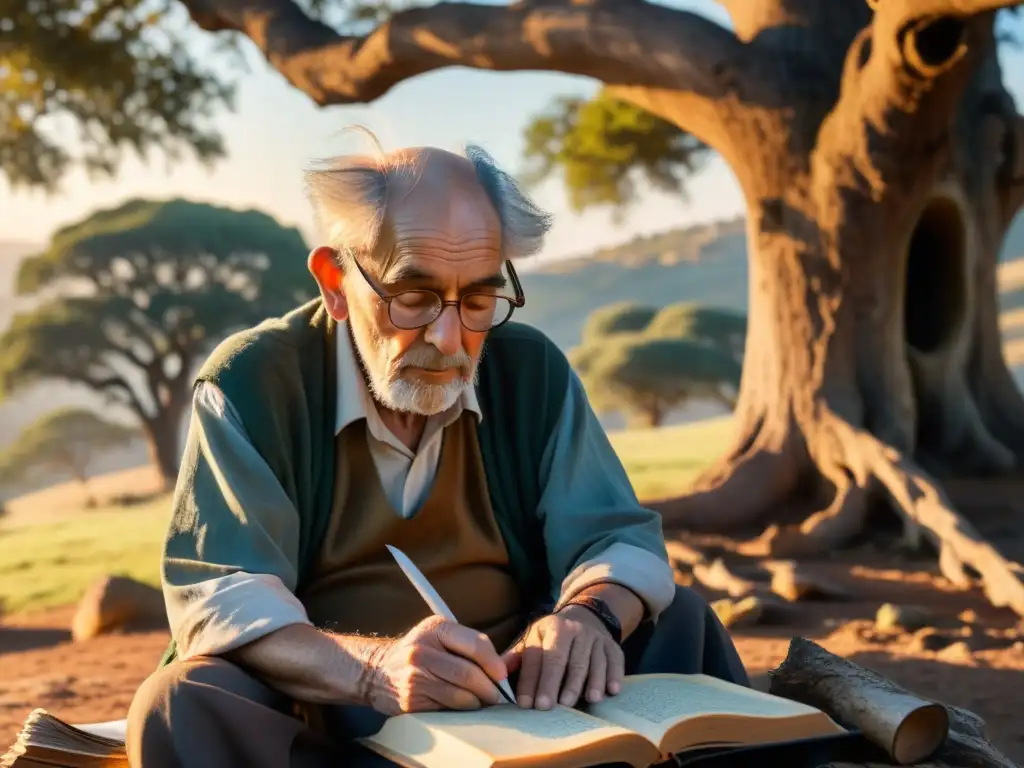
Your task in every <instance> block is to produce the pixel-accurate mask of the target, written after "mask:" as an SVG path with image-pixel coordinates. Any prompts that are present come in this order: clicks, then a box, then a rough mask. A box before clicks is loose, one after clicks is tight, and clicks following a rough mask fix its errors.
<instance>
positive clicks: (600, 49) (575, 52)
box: [183, 0, 746, 105]
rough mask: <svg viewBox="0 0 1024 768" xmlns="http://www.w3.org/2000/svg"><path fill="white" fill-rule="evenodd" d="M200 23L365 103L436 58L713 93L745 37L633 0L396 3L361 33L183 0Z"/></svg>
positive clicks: (290, 8)
mask: <svg viewBox="0 0 1024 768" xmlns="http://www.w3.org/2000/svg"><path fill="white" fill-rule="evenodd" d="M183 2H184V5H185V7H186V8H187V9H188V10H189V13H190V14H191V16H192V18H193V20H194V21H195V22H196V23H197V24H198V25H199V26H200V27H202V28H203V29H206V30H209V31H219V30H235V31H238V32H242V33H243V34H245V35H246V36H248V37H249V38H250V39H251V40H252V41H253V43H255V45H256V47H257V48H259V49H260V51H261V52H262V53H263V55H264V56H266V58H267V60H268V61H269V62H270V64H271V65H272V66H273V67H274V68H275V69H277V70H278V71H279V72H281V74H282V75H284V77H285V78H286V79H287V80H288V82H290V83H291V84H292V85H294V86H295V87H296V88H298V89H299V90H301V91H303V92H304V93H306V94H307V95H308V96H309V97H310V98H312V99H313V100H314V101H315V102H316V103H317V104H320V105H328V104H353V103H367V102H370V101H373V100H374V99H377V98H379V97H380V96H383V95H384V94H385V93H387V92H388V91H389V90H390V89H391V88H392V87H393V86H395V85H397V84H398V83H400V82H402V81H403V80H407V79H409V78H411V77H415V76H416V75H422V74H424V73H427V72H431V71H433V70H437V69H441V68H443V67H454V66H464V67H473V68H476V69H487V70H494V71H511V70H543V71H554V72H565V73H568V74H575V75H586V76H590V77H594V78H597V79H598V80H601V81H603V82H606V83H628V84H631V85H642V86H651V87H664V88H673V89H676V90H682V91H692V92H693V93H695V94H699V95H700V96H703V97H705V98H709V99H717V98H720V97H722V96H723V95H725V94H726V93H727V92H728V91H730V90H731V89H732V88H733V87H734V85H735V83H734V79H735V77H736V72H737V66H738V65H740V64H742V61H743V59H744V57H745V55H746V54H745V51H746V46H744V45H743V44H742V43H740V41H739V40H738V39H737V38H736V37H735V35H733V34H732V33H731V32H729V31H728V30H726V29H724V28H722V27H720V26H718V25H717V24H715V23H714V22H712V21H710V20H708V19H706V18H704V17H702V16H700V15H698V14H694V13H688V12H685V11H677V10H673V9H670V8H666V7H664V6H660V5H654V4H650V3H646V2H640V1H639V0H592V2H588V3H571V2H560V1H556V0H547V1H546V2H530V3H518V4H516V5H513V6H510V7H500V6H492V5H481V4H475V3H450V2H442V3H437V4H436V5H432V6H429V7H425V8H411V9H409V10H404V11H399V12H397V13H395V14H394V15H393V16H391V18H390V19H388V21H387V22H385V23H383V24H381V25H380V26H379V27H377V28H376V29H374V30H373V31H372V32H370V33H369V34H367V35H365V36H345V35H341V34H339V33H338V32H336V31H335V30H334V29H332V28H331V27H329V26H327V25H326V24H323V23H321V22H319V21H317V20H315V19H313V18H311V17H310V16H308V15H307V14H306V13H305V12H304V11H303V10H302V9H301V8H300V6H299V4H298V3H295V2H293V1H292V0H183Z"/></svg>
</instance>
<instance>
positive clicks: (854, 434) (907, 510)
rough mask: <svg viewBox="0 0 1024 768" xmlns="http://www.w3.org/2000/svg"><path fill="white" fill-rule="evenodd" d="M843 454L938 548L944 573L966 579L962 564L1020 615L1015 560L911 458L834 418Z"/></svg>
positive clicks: (1023, 595)
mask: <svg viewBox="0 0 1024 768" xmlns="http://www.w3.org/2000/svg"><path fill="white" fill-rule="evenodd" d="M833 428H834V429H835V430H836V432H837V434H838V435H840V436H841V439H842V443H843V445H844V453H845V454H846V456H847V458H850V459H852V460H853V461H859V462H861V466H862V467H863V469H864V470H866V471H867V472H870V473H871V475H872V476H873V477H874V478H875V479H877V481H878V482H879V483H880V484H881V485H882V486H883V487H884V489H885V490H886V491H887V492H888V494H889V496H890V497H891V498H892V501H893V506H894V509H895V511H896V512H897V513H898V514H899V515H900V516H901V517H902V518H904V519H905V520H909V521H910V522H911V523H912V524H913V525H914V526H915V527H916V528H917V529H919V530H920V531H921V532H922V533H923V534H924V536H925V537H926V538H927V539H929V540H930V541H931V543H932V544H933V545H934V546H935V547H936V549H938V551H939V565H940V567H941V568H942V572H943V575H944V576H946V578H948V579H950V581H953V582H954V583H957V584H966V583H969V581H970V577H969V575H968V574H967V571H966V567H968V566H969V567H970V568H972V569H973V570H974V571H976V572H977V573H978V574H979V575H980V579H981V584H982V587H983V589H984V591H985V595H986V597H987V598H988V599H989V601H991V602H992V604H993V605H995V606H997V607H1007V608H1011V609H1012V610H1013V611H1014V612H1016V613H1017V614H1018V615H1019V616H1024V583H1022V582H1021V580H1020V579H1019V578H1018V576H1017V568H1018V567H1019V566H1016V564H1012V563H1010V562H1009V561H1008V560H1006V559H1005V558H1004V557H1003V556H1002V555H1001V554H1000V553H999V552H998V551H997V550H996V549H995V547H993V546H992V545H991V544H989V543H988V542H987V541H985V540H984V539H983V538H982V537H981V535H980V534H979V533H978V531H977V530H976V529H975V528H974V526H973V525H971V524H970V522H968V521H967V520H966V519H965V518H964V517H963V516H962V515H960V514H959V513H958V512H957V511H956V510H955V509H954V508H953V505H952V504H951V503H950V502H949V500H948V498H947V497H946V495H945V493H944V492H943V491H942V489H941V487H940V486H939V484H938V483H937V482H935V481H934V480H933V479H932V478H930V477H929V476H928V475H927V474H925V472H924V471H922V470H921V469H920V468H918V467H917V466H916V465H915V464H914V462H913V461H911V460H910V459H908V458H906V457H905V456H903V455H901V454H900V453H899V452H898V451H896V450H895V449H893V448H891V447H890V446H887V445H885V444H884V443H882V442H881V441H879V440H878V438H876V437H874V436H873V435H871V434H870V433H868V432H865V431H863V430H857V429H854V428H853V427H851V426H850V425H849V424H847V423H846V422H842V421H839V420H836V421H835V422H834V424H833Z"/></svg>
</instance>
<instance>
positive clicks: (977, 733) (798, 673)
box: [769, 637, 1016, 768]
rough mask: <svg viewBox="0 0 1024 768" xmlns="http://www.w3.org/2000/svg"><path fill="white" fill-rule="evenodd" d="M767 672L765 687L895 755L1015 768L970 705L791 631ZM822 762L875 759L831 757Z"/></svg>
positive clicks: (941, 763)
mask: <svg viewBox="0 0 1024 768" xmlns="http://www.w3.org/2000/svg"><path fill="white" fill-rule="evenodd" d="M769 675H770V678H771V683H770V687H769V690H770V692H771V693H773V694H775V695H776V696H782V697H783V698H788V699H792V700H794V701H799V702H802V703H804V704H807V705H809V706H812V707H816V708H818V709H820V710H822V711H824V712H825V713H827V714H829V715H830V716H832V717H833V718H834V719H835V720H837V721H839V722H840V723H842V724H843V725H845V726H847V727H850V728H856V729H858V730H860V731H861V732H862V733H863V734H864V735H865V737H866V738H868V739H869V740H870V741H872V742H873V743H875V744H876V745H878V746H879V747H881V748H883V749H885V750H886V751H887V752H888V753H889V754H890V755H891V756H892V758H893V759H894V760H896V761H897V762H901V763H904V764H909V763H913V764H914V765H915V766H917V768H967V767H968V766H973V767H976V768H1016V766H1015V765H1014V764H1013V763H1012V762H1011V761H1010V760H1009V759H1008V758H1007V757H1006V756H1005V755H1003V754H1002V753H1001V752H999V750H997V749H996V748H995V747H993V746H992V744H991V743H990V742H989V741H988V740H987V739H986V737H985V722H984V721H983V720H982V719H981V718H980V717H978V716H977V715H975V714H974V713H973V712H970V711H968V710H966V709H960V708H959V707H952V706H949V705H945V704H941V703H939V702H931V701H928V700H926V699H923V698H920V697H918V696H915V695H914V694H913V693H910V692H908V691H906V690H905V689H904V688H901V687H900V686H898V685H896V684H895V683H894V682H892V681H891V680H888V679H886V678H884V677H882V676H881V675H879V674H877V673H876V672H872V671H871V670H869V669H866V668H864V667H861V666H859V665H857V664H855V663H854V662H852V661H848V660H847V659H843V658H841V657H839V656H836V655H834V654H832V653H829V652H828V651H826V650H825V649H824V648H822V647H821V646H819V645H817V644H815V643H813V642H811V641H810V640H806V639H804V638H802V637H797V638H794V639H793V641H792V643H790V647H789V653H788V655H787V656H786V659H785V661H783V662H782V664H781V665H780V666H779V668H778V669H776V670H773V671H772V672H770V673H769ZM827 768H875V764H866V765H865V764H856V765H854V764H849V763H832V764H830V765H829V766H827ZM878 768H882V766H881V765H880V764H879V765H878Z"/></svg>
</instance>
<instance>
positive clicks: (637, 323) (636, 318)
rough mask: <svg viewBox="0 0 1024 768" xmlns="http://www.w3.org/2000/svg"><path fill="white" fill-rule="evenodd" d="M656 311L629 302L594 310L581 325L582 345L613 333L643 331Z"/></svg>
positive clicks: (652, 308)
mask: <svg viewBox="0 0 1024 768" xmlns="http://www.w3.org/2000/svg"><path fill="white" fill-rule="evenodd" d="M657 313H658V310H656V309H654V307H645V306H643V305H642V304H636V303H634V302H631V301H617V302H614V303H612V304H608V305H607V306H604V307H601V308H599V309H595V310H594V311H593V312H591V313H590V315H588V316H587V320H586V322H585V323H584V324H583V332H582V335H583V343H584V344H586V343H587V342H589V341H596V340H598V339H601V338H603V337H605V336H609V335H611V334H615V333H634V332H637V331H642V330H644V329H645V328H646V327H647V325H648V324H649V323H650V322H651V320H652V319H653V318H654V316H655V315H656V314H657Z"/></svg>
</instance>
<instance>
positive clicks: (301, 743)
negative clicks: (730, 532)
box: [127, 587, 749, 768]
mask: <svg viewBox="0 0 1024 768" xmlns="http://www.w3.org/2000/svg"><path fill="white" fill-rule="evenodd" d="M623 651H624V653H625V656H626V672H627V674H643V673H648V672H676V673H683V674H686V673H694V672H703V673H705V674H708V675H713V676H715V677H718V678H721V679H723V680H729V681H731V682H735V683H739V684H741V685H749V680H748V678H747V673H746V671H745V670H744V668H743V664H742V662H741V661H740V658H739V655H738V654H737V653H736V649H735V647H734V646H733V644H732V640H731V639H730V638H729V634H728V633H727V632H726V631H725V628H724V627H723V626H722V625H721V623H720V622H719V621H718V618H717V617H716V616H715V614H714V612H712V611H711V609H710V608H709V607H708V605H707V603H706V602H705V601H704V600H703V599H702V598H701V597H700V596H699V595H697V594H696V593H695V592H692V591H691V590H689V589H686V588H683V587H677V588H676V595H675V599H674V600H673V601H672V604H671V606H669V608H668V609H666V610H665V612H664V613H663V614H662V615H661V616H660V617H659V619H658V622H657V624H655V625H651V624H644V625H642V626H641V627H640V628H639V629H637V631H636V632H634V633H633V634H632V635H631V636H630V637H628V638H627V639H626V641H625V643H623ZM320 714H321V715H322V720H323V726H324V727H323V728H322V729H314V728H310V727H309V726H307V724H306V723H305V722H304V721H303V720H301V719H300V718H298V717H297V716H296V715H295V705H294V702H292V701H290V700H289V699H288V698H287V697H286V696H284V695H282V694H280V693H278V692H276V691H274V690H272V689H271V688H269V687H267V686H266V685H264V684H263V683H261V682H259V681H258V680H256V679H255V678H253V677H252V676H251V675H249V674H247V673H246V672H245V671H243V670H242V669H241V668H239V667H237V666H235V665H233V664H231V663H229V662H227V661H224V660H222V659H216V658H202V659H195V660H190V661H184V662H180V661H179V662H174V663H172V664H170V665H168V666H166V667H163V668H162V669H160V670H158V671H157V672H155V673H154V674H153V675H151V676H150V677H149V679H147V680H146V682H144V683H143V685H142V687H141V688H139V690H138V692H137V693H136V695H135V699H134V700H133V701H132V705H131V709H130V711H129V714H128V745H127V746H128V760H129V764H130V765H131V766H133V768H186V767H187V768H234V766H239V768H243V767H244V768H321V767H322V768H327V767H328V766H332V767H333V766H338V765H344V766H353V767H355V768H378V766H393V765H394V763H392V762H390V761H388V760H386V759H384V758H382V757H380V756H378V755H376V754H375V753H373V752H371V751H369V750H367V749H365V748H363V747H361V746H359V745H356V744H354V743H353V739H356V738H359V737H361V736H369V735H371V734H373V733H376V732H377V731H378V730H379V729H380V727H381V725H382V724H383V721H384V717H383V715H381V714H379V713H377V712H375V711H374V710H372V709H369V708H366V707H325V708H323V709H322V712H321V713H320Z"/></svg>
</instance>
